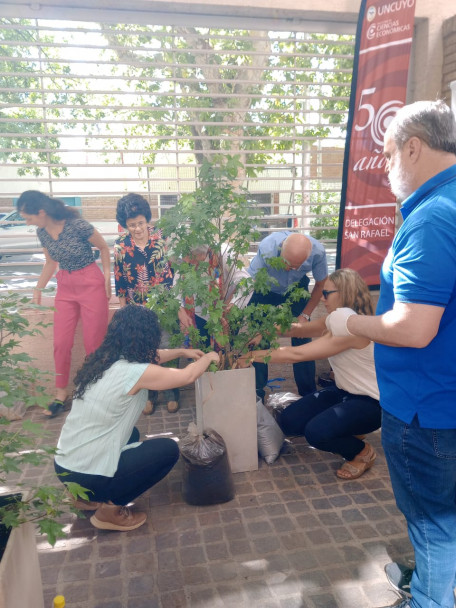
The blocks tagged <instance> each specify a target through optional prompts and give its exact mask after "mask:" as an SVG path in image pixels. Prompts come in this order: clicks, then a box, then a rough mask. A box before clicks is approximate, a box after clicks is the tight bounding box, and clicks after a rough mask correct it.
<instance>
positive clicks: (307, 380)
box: [249, 276, 316, 399]
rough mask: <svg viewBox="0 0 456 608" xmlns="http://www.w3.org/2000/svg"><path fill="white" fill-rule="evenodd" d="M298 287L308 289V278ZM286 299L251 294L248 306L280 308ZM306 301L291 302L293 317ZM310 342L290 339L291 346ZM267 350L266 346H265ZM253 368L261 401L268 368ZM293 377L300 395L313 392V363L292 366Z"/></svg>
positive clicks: (278, 296)
mask: <svg viewBox="0 0 456 608" xmlns="http://www.w3.org/2000/svg"><path fill="white" fill-rule="evenodd" d="M299 287H303V288H304V289H307V288H308V287H309V277H307V276H304V277H303V278H302V279H301V281H300V282H299ZM286 300H287V299H286V297H285V296H283V295H280V294H278V293H273V292H269V293H268V294H266V295H262V294H261V293H257V292H256V291H254V292H253V294H252V297H251V298H250V302H249V304H272V305H273V306H280V305H281V304H284V303H285V302H286ZM307 302H308V299H305V298H303V299H301V300H298V302H293V304H292V307H291V311H292V313H293V316H295V317H297V316H298V315H300V314H301V312H302V311H303V309H304V307H305V306H306V304H307ZM308 342H311V338H291V345H292V346H301V344H307V343H308ZM266 348H268V346H266ZM253 367H254V368H255V384H256V391H257V395H258V397H260V398H261V399H263V397H264V395H265V390H264V388H265V386H266V384H267V382H268V366H267V364H266V363H254V364H253ZM293 375H294V379H295V382H296V387H297V389H298V393H299V394H300V395H307V394H308V393H311V392H313V391H315V389H316V384H315V361H300V362H299V363H294V364H293Z"/></svg>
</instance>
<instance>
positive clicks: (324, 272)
mask: <svg viewBox="0 0 456 608" xmlns="http://www.w3.org/2000/svg"><path fill="white" fill-rule="evenodd" d="M279 256H280V257H281V258H282V259H283V261H284V262H285V268H284V269H283V270H276V269H275V268H272V267H271V265H270V264H269V263H268V260H269V259H271V258H277V257H279ZM260 268H266V269H267V271H268V275H269V276H270V277H271V278H272V279H275V281H271V290H270V292H269V293H268V294H266V295H262V294H260V293H258V292H254V293H253V295H252V299H251V300H250V303H251V304H272V305H274V306H279V305H280V304H283V303H284V302H285V301H286V291H287V289H288V288H289V287H290V285H292V284H293V283H298V284H299V287H303V288H304V289H308V288H309V282H310V278H309V277H308V274H309V273H310V272H311V273H312V276H313V278H314V280H315V285H314V288H313V289H312V293H311V296H310V298H307V299H302V300H299V301H298V302H294V303H293V306H292V312H293V315H294V316H295V317H298V319H299V321H300V322H304V321H310V316H311V314H312V312H313V311H314V309H315V307H316V306H317V304H318V302H319V301H320V298H321V294H322V291H323V286H324V283H325V280H326V278H327V276H328V264H327V261H326V251H325V248H324V246H323V245H322V244H321V243H320V241H317V240H316V239H314V238H312V237H310V236H305V235H304V234H298V233H295V232H290V231H288V230H287V231H283V232H273V233H272V234H270V235H268V236H267V237H266V238H264V239H263V240H262V241H261V243H260V244H259V246H258V252H257V254H256V256H255V257H254V258H253V260H252V262H251V264H250V266H249V268H248V272H249V274H250V276H252V277H255V275H256V273H257V272H258V271H259V270H260ZM276 281H277V282H276ZM306 342H310V338H292V339H291V343H292V345H293V346H299V345H300V344H305V343H306ZM254 367H255V372H256V389H257V394H258V396H259V397H261V398H262V399H263V398H264V395H265V392H264V387H265V386H266V384H267V381H268V366H267V365H266V364H265V363H254ZM293 374H294V378H295V382H296V386H297V389H298V392H299V394H300V395H308V394H309V393H312V392H313V391H315V389H316V386H315V361H302V362H301V363H295V364H294V365H293Z"/></svg>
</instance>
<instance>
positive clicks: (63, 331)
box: [54, 262, 108, 388]
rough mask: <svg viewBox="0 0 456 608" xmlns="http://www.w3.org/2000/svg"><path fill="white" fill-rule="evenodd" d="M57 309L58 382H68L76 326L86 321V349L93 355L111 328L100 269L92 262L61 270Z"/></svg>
mask: <svg viewBox="0 0 456 608" xmlns="http://www.w3.org/2000/svg"><path fill="white" fill-rule="evenodd" d="M54 306H55V312H54V364H55V373H56V379H55V385H56V387H57V388H65V387H66V386H67V385H68V381H69V376H70V367H71V350H72V348H73V343H74V336H75V333H76V325H77V323H78V320H79V318H81V320H82V334H83V339H84V348H85V351H86V354H87V355H89V354H90V353H92V352H93V351H94V350H96V349H97V348H98V347H99V346H100V344H101V343H102V341H103V338H104V336H105V334H106V329H107V327H108V298H107V296H106V290H105V279H104V275H103V273H102V272H101V270H100V268H99V267H98V266H97V265H96V264H95V262H94V263H93V264H90V265H89V266H86V267H85V268H81V270H74V271H72V272H69V271H68V270H59V271H58V273H57V294H56V296H55V303H54Z"/></svg>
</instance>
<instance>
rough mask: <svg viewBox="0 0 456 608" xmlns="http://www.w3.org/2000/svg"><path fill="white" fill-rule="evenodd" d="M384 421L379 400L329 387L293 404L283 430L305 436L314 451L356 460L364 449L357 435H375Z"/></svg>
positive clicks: (284, 418) (282, 418)
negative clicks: (316, 449)
mask: <svg viewBox="0 0 456 608" xmlns="http://www.w3.org/2000/svg"><path fill="white" fill-rule="evenodd" d="M381 417H382V413H381V408H380V404H379V402H378V401H377V400H376V399H373V398H372V397H368V396H367V395H352V394H351V393H347V391H344V390H342V389H340V388H337V386H330V387H328V388H323V389H322V390H320V391H316V392H313V393H310V394H309V395H306V396H305V397H303V398H302V399H298V400H297V401H293V403H290V405H289V406H287V407H286V408H285V409H284V410H283V412H282V414H281V416H280V426H281V427H282V430H283V432H284V433H285V434H286V435H304V436H305V438H306V439H307V441H308V443H309V444H310V445H311V446H313V447H314V448H318V449H319V450H323V451H325V452H333V453H334V454H340V455H341V456H343V457H344V458H345V459H347V460H353V458H355V456H357V455H358V454H359V453H360V452H361V450H362V449H363V448H364V442H363V441H362V440H361V439H358V438H357V437H355V435H365V434H367V433H372V432H373V431H376V430H377V429H378V428H380V425H381V423H382V421H381Z"/></svg>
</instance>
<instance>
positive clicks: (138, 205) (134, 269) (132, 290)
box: [114, 194, 173, 307]
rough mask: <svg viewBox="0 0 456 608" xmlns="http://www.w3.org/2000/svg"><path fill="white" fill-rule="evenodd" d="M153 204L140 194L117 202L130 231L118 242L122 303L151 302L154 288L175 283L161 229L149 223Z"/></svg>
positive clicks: (117, 278) (117, 270) (116, 266)
mask: <svg viewBox="0 0 456 608" xmlns="http://www.w3.org/2000/svg"><path fill="white" fill-rule="evenodd" d="M151 217H152V214H151V210H150V206H149V203H148V202H147V201H146V199H145V198H144V197H142V196H141V195H140V194H127V195H126V196H124V197H122V198H121V199H120V200H119V201H118V203H117V213H116V219H117V221H118V222H119V224H120V225H121V226H122V228H125V229H126V230H127V232H126V233H125V234H123V235H122V236H121V237H119V238H118V239H117V241H116V243H115V245H114V277H115V281H116V295H117V296H118V298H119V303H120V306H121V307H123V306H126V304H140V305H141V306H143V305H144V304H145V303H146V301H147V294H148V292H149V291H150V289H151V288H152V287H154V286H155V285H158V284H159V283H163V284H165V285H168V286H169V287H171V286H172V284H173V274H172V271H171V267H170V265H169V263H168V261H167V259H166V257H165V242H164V240H163V239H162V235H161V231H160V230H156V231H154V229H153V228H152V227H151V226H150V225H149V222H150V220H151Z"/></svg>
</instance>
